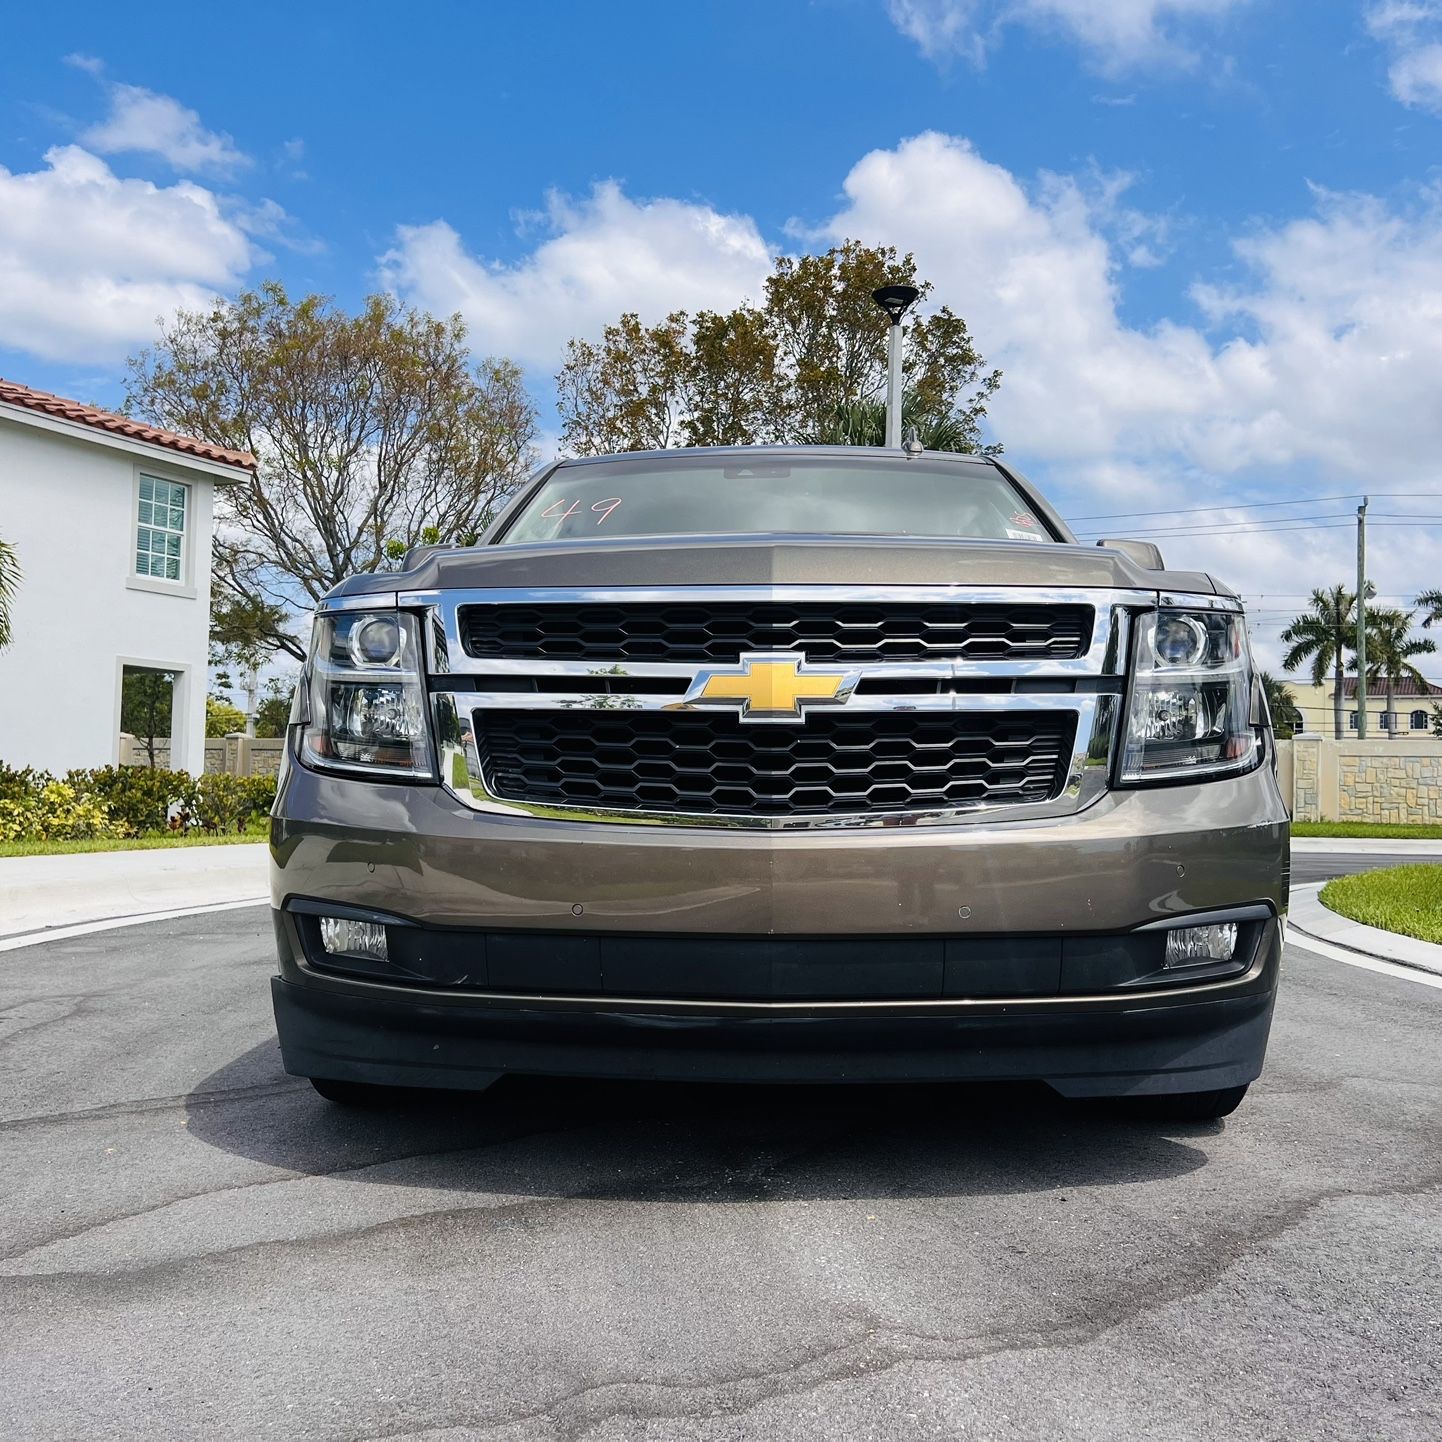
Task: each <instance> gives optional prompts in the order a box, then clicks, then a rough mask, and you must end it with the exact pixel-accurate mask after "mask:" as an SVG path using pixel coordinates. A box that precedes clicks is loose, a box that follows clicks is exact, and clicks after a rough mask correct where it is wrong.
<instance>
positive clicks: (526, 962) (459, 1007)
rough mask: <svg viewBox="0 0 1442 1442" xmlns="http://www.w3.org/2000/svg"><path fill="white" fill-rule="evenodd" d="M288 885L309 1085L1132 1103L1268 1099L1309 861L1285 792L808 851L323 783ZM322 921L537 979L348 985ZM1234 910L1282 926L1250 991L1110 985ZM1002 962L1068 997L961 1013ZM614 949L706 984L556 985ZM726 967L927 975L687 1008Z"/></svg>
mask: <svg viewBox="0 0 1442 1442" xmlns="http://www.w3.org/2000/svg"><path fill="white" fill-rule="evenodd" d="M272 858H273V866H272V892H273V900H274V904H275V906H276V908H277V913H278V919H279V925H278V931H277V935H278V939H279V943H280V945H279V952H280V975H279V976H278V977H277V978H276V979H275V982H274V986H273V994H274V1001H275V1010H276V1021H277V1026H278V1029H279V1033H280V1040H281V1047H282V1053H283V1056H284V1060H285V1065H286V1068H287V1070H289V1071H291V1072H293V1073H295V1074H297V1075H302V1076H315V1077H328V1078H333V1079H337V1080H350V1081H366V1082H375V1083H381V1084H387V1085H410V1086H439V1087H455V1088H472V1087H477V1086H484V1085H486V1084H487V1083H488V1082H490V1081H492V1080H494V1079H495V1077H496V1076H497V1075H499V1074H502V1073H505V1072H532V1073H549V1074H558V1075H576V1076H610V1077H643V1078H657V1079H661V1078H666V1079H678V1080H680V1079H685V1080H718V1081H719V1080H753V1081H755V1080H769V1081H795V1082H802V1081H823V1080H824V1081H878V1080H898V1081H899V1080H922V1079H931V1080H938V1079H953V1080H961V1079H972V1078H985V1079H1023V1078H1025V1079H1038V1080H1042V1081H1045V1082H1047V1083H1049V1084H1050V1085H1051V1086H1052V1087H1054V1088H1055V1089H1056V1090H1058V1091H1060V1092H1062V1093H1064V1094H1067V1095H1074V1096H1108V1095H1111V1096H1115V1095H1126V1094H1143V1093H1152V1092H1186V1091H1206V1090H1211V1089H1214V1088H1221V1087H1231V1086H1240V1085H1243V1084H1245V1083H1247V1082H1249V1081H1251V1080H1252V1079H1253V1078H1254V1077H1256V1076H1257V1075H1258V1073H1259V1072H1260V1070H1261V1065H1262V1059H1263V1055H1264V1052H1265V1048H1266V1041H1267V1033H1268V1030H1269V1027H1270V1022H1271V1014H1272V1004H1273V999H1274V995H1275V989H1276V980H1277V971H1278V966H1279V961H1280V953H1281V934H1280V922H1279V920H1278V918H1279V917H1280V916H1281V914H1282V913H1283V912H1284V911H1285V909H1286V898H1287V869H1288V839H1287V825H1286V814H1285V811H1284V809H1283V807H1282V804H1281V799H1280V797H1279V796H1278V794H1277V789H1276V784H1275V780H1274V778H1273V777H1272V775H1271V772H1270V768H1267V767H1262V768H1259V769H1258V770H1257V771H1254V772H1252V773H1249V774H1248V775H1246V776H1242V777H1237V778H1234V779H1231V780H1226V781H1216V782H1211V783H1208V784H1205V785H1201V786H1192V787H1166V788H1157V789H1156V790H1151V791H1131V792H1113V793H1109V794H1108V795H1106V796H1105V797H1103V798H1102V800H1100V801H1099V802H1097V803H1096V804H1095V805H1093V806H1092V807H1090V808H1088V809H1087V810H1085V811H1084V812H1082V813H1079V814H1077V815H1074V816H1069V817H1066V818H1061V819H1057V820H1055V821H1038V822H1012V823H1008V824H1006V825H994V826H987V825H984V824H983V825H970V826H957V827H945V828H940V827H938V828H934V829H929V828H897V829H888V828H877V829H863V830H858V831H835V832H822V833H801V834H766V833H754V832H721V831H704V830H692V829H688V828H670V827H641V826H619V825H612V826H607V825H599V824H586V823H571V822H556V821H539V820H535V819H531V818H526V817H515V818H510V817H496V816H486V815H478V814H477V813H476V812H474V811H470V810H468V809H466V808H464V807H462V806H461V805H460V804H459V803H458V802H456V801H455V800H454V799H453V798H451V797H449V796H448V795H447V794H446V793H445V792H444V791H441V790H439V789H438V788H434V787H407V786H387V785H380V784H369V783H364V782H357V781H353V780H338V779H335V778H330V777H325V776H321V775H318V774H315V773H313V772H308V771H304V770H302V769H300V768H294V767H293V768H291V770H290V772H289V775H288V777H287V779H286V782H285V784H284V785H283V787H282V789H281V793H280V797H279V801H278V804H277V814H276V817H275V820H274V822H273V828H272ZM297 904H299V905H300V906H301V907H302V909H303V908H304V907H305V906H306V905H309V906H310V907H311V909H312V910H314V909H316V908H319V909H321V910H325V909H327V906H328V905H329V906H334V907H335V908H336V909H337V910H338V911H341V912H344V911H345V910H347V909H354V910H359V911H365V912H371V911H374V912H381V913H386V914H388V915H389V916H393V917H397V918H402V919H404V920H406V921H408V922H410V923H413V924H415V925H416V926H417V927H418V928H419V929H420V934H442V933H445V932H447V931H457V932H460V933H464V934H474V933H486V934H487V935H488V936H499V937H504V938H506V939H507V946H506V948H503V949H502V950H504V952H505V954H506V955H507V956H508V958H509V962H510V965H511V967H512V970H511V971H510V972H509V973H507V974H505V975H501V974H499V973H496V972H495V971H494V969H493V968H491V965H490V962H489V960H488V961H487V964H486V965H487V970H485V971H480V970H477V971H475V972H474V974H473V973H472V972H470V971H468V970H466V969H465V968H462V969H461V970H460V971H458V972H457V973H456V974H455V975H452V976H449V977H435V976H432V977H430V978H428V979H423V980H421V981H420V982H418V983H417V984H415V985H398V984H396V983H395V982H394V980H392V981H383V980H377V979H375V978H366V977H363V976H357V975H342V974H333V973H331V972H329V971H328V970H326V969H324V968H323V967H322V966H317V965H315V964H313V962H314V960H315V958H314V955H313V952H312V954H311V955H310V956H309V957H308V955H307V946H306V944H305V942H304V939H303V937H302V935H301V931H300V930H299V929H298V927H297V923H296V915H297V913H296V912H295V910H294V908H295V907H296V906H297ZM1234 908H1248V909H1249V911H1250V912H1251V914H1253V915H1257V914H1262V915H1265V917H1267V918H1268V919H1266V920H1263V921H1258V922H1256V923H1255V925H1254V928H1253V931H1254V935H1253V936H1252V949H1251V951H1250V953H1249V954H1248V957H1247V959H1246V965H1245V969H1244V970H1241V971H1235V970H1234V972H1233V973H1232V974H1230V975H1225V976H1220V977H1211V978H1207V979H1202V980H1199V981H1197V982H1196V983H1195V984H1188V983H1181V984H1178V983H1171V984H1167V985H1161V984H1157V983H1158V979H1157V978H1155V977H1153V976H1151V975H1149V974H1147V973H1145V972H1144V971H1143V972H1140V973H1139V972H1137V971H1136V970H1135V968H1134V969H1133V970H1132V972H1127V971H1126V969H1125V967H1124V966H1123V967H1122V968H1121V970H1117V969H1116V968H1115V967H1113V969H1112V970H1111V971H1108V966H1109V965H1111V963H1109V962H1107V961H1106V958H1107V957H1112V958H1113V960H1115V957H1116V956H1117V955H1122V954H1124V953H1126V946H1125V945H1121V944H1120V943H1122V942H1124V941H1125V940H1126V938H1129V937H1133V936H1135V934H1136V933H1137V932H1138V929H1139V928H1144V927H1147V926H1154V925H1155V924H1156V923H1157V922H1159V921H1161V922H1165V921H1169V920H1176V921H1181V920H1183V919H1185V918H1187V917H1190V916H1200V915H1204V914H1208V913H1213V912H1217V911H1225V910H1230V909H1234ZM302 924H303V923H302ZM989 941H994V942H998V943H1004V944H1005V945H1004V946H1003V947H1002V949H1003V951H1006V952H1007V954H1008V955H1011V956H1013V957H1015V956H1019V955H1026V956H1031V957H1033V959H1035V956H1036V955H1037V954H1038V953H1037V947H1036V946H1030V947H1029V946H1028V945H1027V944H1026V943H1036V944H1038V945H1039V946H1040V954H1041V955H1042V956H1043V958H1045V957H1050V956H1051V955H1053V954H1055V955H1056V957H1057V958H1058V961H1057V966H1058V968H1059V970H1058V971H1057V972H1056V974H1055V976H1053V975H1052V973H1051V972H1050V971H1049V970H1048V969H1047V968H1048V967H1049V966H1050V965H1051V963H1050V962H1049V961H1044V963H1043V966H1042V972H1041V974H1040V977H1039V976H1038V973H1037V972H1036V971H1035V969H1033V970H1032V971H1031V972H1025V971H1023V973H1019V974H1013V973H1008V972H1006V969H1005V968H1003V969H1002V972H1001V973H996V974H999V975H1001V976H1002V977H1003V981H1002V983H1001V984H996V985H991V984H988V983H986V982H985V981H984V980H983V981H982V982H978V981H977V979H976V978H977V976H978V975H979V973H977V972H976V971H975V970H971V969H968V968H966V967H963V968H962V970H961V972H959V973H958V975H962V976H964V977H965V978H966V980H964V981H963V982H961V983H958V984H956V985H952V984H951V982H949V981H948V980H947V977H948V965H949V963H950V962H952V961H955V960H956V959H957V958H961V959H962V960H963V961H964V960H965V959H966V958H967V957H972V958H974V957H975V956H977V955H979V954H981V953H984V952H985V951H986V948H987V944H988V942H989ZM528 942H529V943H530V944H529V945H528ZM591 942H594V945H595V947H596V948H597V949H598V954H602V955H604V954H606V953H607V949H608V948H609V949H610V952H611V954H615V955H621V954H623V953H624V951H625V948H626V947H627V946H628V944H632V943H634V946H633V950H634V951H636V952H637V953H638V954H639V953H644V952H645V949H646V947H647V946H649V947H650V949H651V955H652V956H653V958H654V957H655V955H656V953H657V950H658V948H659V949H660V951H661V952H663V953H664V952H665V950H666V948H667V947H668V946H670V947H671V948H672V949H673V952H674V957H675V971H674V973H673V974H674V976H675V977H676V978H677V985H676V986H675V987H672V988H670V992H671V994H669V995H668V994H667V990H668V988H667V986H666V985H665V982H664V971H665V961H664V957H663V964H662V973H663V980H662V981H660V982H657V983H655V984H653V985H650V986H649V987H646V986H642V987H639V988H634V987H633V988H627V987H624V986H620V985H616V984H612V983H614V978H615V976H616V975H617V974H618V973H616V972H615V971H614V970H612V971H610V973H609V974H610V976H611V983H607V982H606V981H605V977H606V975H607V973H608V969H607V968H606V967H604V966H603V967H602V969H601V972H600V973H598V974H597V975H598V976H599V977H600V978H601V982H600V984H597V982H596V980H595V978H593V979H592V980H591V981H590V982H586V981H584V979H583V980H582V982H581V983H580V985H579V989H578V987H577V984H576V983H575V979H574V977H570V978H567V977H561V978H557V977H555V976H552V977H550V978H549V979H547V978H546V968H547V966H548V965H550V964H552V962H553V961H554V959H555V957H556V956H557V955H570V956H572V957H574V956H576V955H583V956H588V955H590V952H588V951H587V946H588V945H590V943H591ZM1113 942H1116V943H1118V945H1115V946H1114V945H1112V943H1113ZM1053 943H1054V944H1055V952H1054V953H1053V951H1052V950H1051V947H1052V944H1053ZM725 945H735V946H740V947H743V948H744V947H746V946H748V945H749V946H752V947H754V948H756V949H759V950H762V951H764V952H765V955H766V956H767V957H768V958H769V960H768V962H767V966H768V968H769V970H768V971H767V973H766V974H767V975H768V976H771V977H774V976H776V975H778V974H779V973H778V971H777V965H778V963H777V960H776V958H777V957H783V959H784V954H789V953H787V948H793V949H799V952H798V954H802V953H804V952H805V949H806V948H807V947H808V946H818V947H828V946H829V947H833V948H835V947H843V948H844V947H846V946H850V947H851V949H852V952H853V953H854V956H855V959H856V961H857V965H858V971H857V974H858V975H866V974H867V966H868V957H867V952H868V951H869V950H874V951H875V952H876V953H877V955H879V956H884V955H886V954H888V953H890V952H893V951H896V949H897V948H901V949H902V950H905V948H907V947H915V948H919V949H915V950H909V951H906V952H905V959H906V961H907V965H908V966H909V967H910V970H906V971H903V970H902V969H897V970H895V971H887V973H886V977H885V980H884V981H883V982H881V983H877V982H876V981H875V980H874V977H873V980H872V981H871V982H870V983H867V984H866V985H859V986H857V987H855V988H852V989H850V991H848V987H847V986H846V985H844V984H843V985H837V984H835V983H826V984H824V985H821V986H811V987H809V988H808V987H802V988H801V989H800V992H799V994H798V992H797V989H796V988H795V987H793V988H792V989H791V990H790V991H789V992H788V991H787V989H786V988H785V987H784V986H783V987H778V986H776V985H774V984H767V985H761V984H753V985H751V986H750V988H749V990H748V989H746V988H742V991H745V992H746V994H744V995H743V994H739V993H738V994H736V995H734V996H730V997H728V996H726V995H725V990H726V989H725V988H724V987H721V988H718V987H716V986H709V985H706V984H700V985H687V984H683V982H682V980H681V978H682V976H683V973H684V971H685V966H686V961H687V958H688V957H690V956H693V955H695V954H697V953H698V952H699V951H701V950H704V949H705V948H706V947H708V946H711V947H713V949H714V947H717V946H720V947H724V946H725ZM768 946H769V947H770V950H769V951H766V950H765V948H767V947H768ZM978 948H981V952H978V950H977V949H978ZM1007 948H1010V950H1009V951H1007ZM486 952H487V955H488V956H489V955H491V954H492V952H491V948H490V947H489V946H487V948H486ZM494 954H500V953H499V951H498V952H496V953H494ZM717 954H718V955H720V954H721V953H719V952H718V953H717ZM897 954H898V955H899V954H900V952H897ZM1087 957H1090V958H1091V965H1090V969H1088V966H1087V965H1086V964H1085V961H1086V958H1087ZM928 958H929V960H928ZM1068 958H1070V959H1072V961H1074V962H1075V963H1076V965H1075V967H1074V968H1073V969H1072V970H1071V971H1067V969H1066V968H1067V961H1068ZM1098 958H1101V961H1100V962H1099V961H1098ZM928 965H929V966H931V968H932V970H931V971H930V972H928V971H927V969H926V968H927V966H928ZM918 967H919V968H920V969H919V970H918V969H917V968H918ZM938 967H939V971H938V970H937V969H936V968H938ZM842 970H843V971H844V967H843V968H842ZM715 974H717V973H715V972H714V971H713V975H715ZM754 974H756V975H759V974H760V973H754ZM837 974H840V973H837ZM996 974H994V975H996ZM631 975H633V976H634V975H635V973H634V971H633V972H632V973H631ZM903 976H907V977H910V978H911V980H910V981H909V982H902V981H899V980H898V978H902V977H903ZM928 976H930V977H932V978H933V979H932V980H931V981H928V980H926V978H927V977H928ZM527 977H531V978H532V979H533V980H534V985H530V986H527V985H525V984H523V983H525V981H526V979H527ZM936 977H939V978H940V980H939V982H938V981H936V980H935V978H936ZM1008 977H1010V978H1011V979H1010V980H1007V979H1006V978H1008ZM917 978H921V979H920V980H918V979H917ZM733 990H734V989H733ZM637 991H639V992H640V994H637ZM628 992H629V994H628ZM718 993H720V994H718Z"/></svg>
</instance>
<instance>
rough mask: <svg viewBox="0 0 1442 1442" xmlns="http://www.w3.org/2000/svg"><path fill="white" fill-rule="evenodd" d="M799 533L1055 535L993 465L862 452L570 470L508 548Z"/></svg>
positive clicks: (520, 521) (513, 529)
mask: <svg viewBox="0 0 1442 1442" xmlns="http://www.w3.org/2000/svg"><path fill="white" fill-rule="evenodd" d="M776 531H783V532H792V533H799V534H803V535H816V534H822V535H838V534H856V535H882V536H949V537H950V536H955V537H963V536H964V537H968V538H970V537H975V538H979V539H982V540H991V541H1043V542H1044V541H1054V540H1055V539H1056V537H1055V536H1053V535H1052V533H1051V532H1050V531H1049V530H1048V529H1047V527H1046V524H1045V523H1044V522H1043V521H1042V520H1041V518H1040V517H1038V516H1036V515H1034V514H1033V513H1032V511H1031V509H1030V508H1029V506H1028V505H1027V502H1026V500H1025V498H1024V497H1023V496H1022V495H1021V494H1020V492H1018V491H1017V490H1016V488H1015V487H1014V486H1013V485H1012V484H1011V483H1010V482H1009V481H1008V480H1007V479H1006V477H1005V476H1003V475H1002V473H1001V472H1000V471H998V470H996V469H995V468H994V467H992V466H979V465H973V464H967V463H965V462H962V463H958V462H955V461H942V460H929V459H917V460H910V461H895V460H885V461H883V460H878V459H870V458H866V457H862V456H858V457H857V458H856V459H855V460H851V459H849V458H843V457H837V456H816V457H797V456H785V457H784V458H778V459H777V460H775V461H771V460H767V459H765V458H764V457H763V458H758V459H754V460H753V459H746V458H738V457H735V456H731V457H725V456H717V457H716V459H714V460H710V459H696V458H687V459H684V460H683V459H680V458H677V459H675V460H672V459H669V458H667V457H657V458H656V459H654V460H635V461H630V460H627V461H614V462H611V461H602V462H597V463H594V464H587V465H570V466H561V467H560V468H559V469H558V470H556V471H555V472H553V473H552V474H551V476H550V477H549V479H548V480H547V481H546V483H545V484H544V485H543V486H542V487H541V488H540V490H539V491H537V492H536V494H535V495H534V496H532V497H531V499H530V501H529V502H528V503H527V504H526V506H525V508H524V509H523V510H522V512H521V513H520V514H519V515H518V516H517V517H516V518H515V520H514V521H513V522H512V524H511V526H510V527H509V529H508V530H507V531H506V533H505V535H504V536H503V537H502V538H501V544H503V545H510V544H513V543H517V542H521V541H554V540H576V539H581V538H583V537H590V536H598V537H599V536H664V535H678V534H679V535H694V534H698V533H699V534H710V535H715V534H730V533H735V532H776Z"/></svg>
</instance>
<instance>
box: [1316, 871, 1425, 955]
mask: <svg viewBox="0 0 1442 1442" xmlns="http://www.w3.org/2000/svg"><path fill="white" fill-rule="evenodd" d="M1323 885H1325V883H1323V882H1315V883H1313V884H1312V885H1310V886H1299V887H1296V888H1295V889H1294V890H1293V891H1292V896H1291V904H1290V906H1289V908H1288V912H1287V922H1288V926H1289V928H1290V930H1291V931H1294V932H1296V933H1297V934H1298V935H1300V936H1302V937H1304V938H1310V939H1311V940H1313V941H1326V942H1330V943H1331V944H1332V945H1333V946H1340V947H1343V948H1344V949H1345V950H1347V951H1356V952H1360V953H1361V954H1362V955H1363V956H1370V957H1372V958H1374V959H1375V960H1377V961H1390V962H1392V963H1394V964H1395V965H1397V966H1408V967H1412V968H1413V969H1414V970H1416V971H1427V972H1431V973H1432V975H1433V976H1442V946H1437V945H1435V944H1434V943H1433V942H1430V941H1418V940H1417V938H1416V937H1412V936H1399V935H1398V934H1397V933H1396V932H1395V931H1381V930H1379V929H1378V928H1377V927H1375V926H1363V925H1362V923H1361V922H1360V921H1349V920H1348V919H1347V918H1346V917H1345V916H1339V915H1338V914H1337V913H1336V912H1335V911H1330V910H1328V908H1327V907H1325V906H1323V905H1322V903H1321V900H1320V899H1319V896H1318V893H1319V892H1320V891H1321V889H1322V887H1323ZM1303 944H1304V945H1305V942H1304V943H1303Z"/></svg>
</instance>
